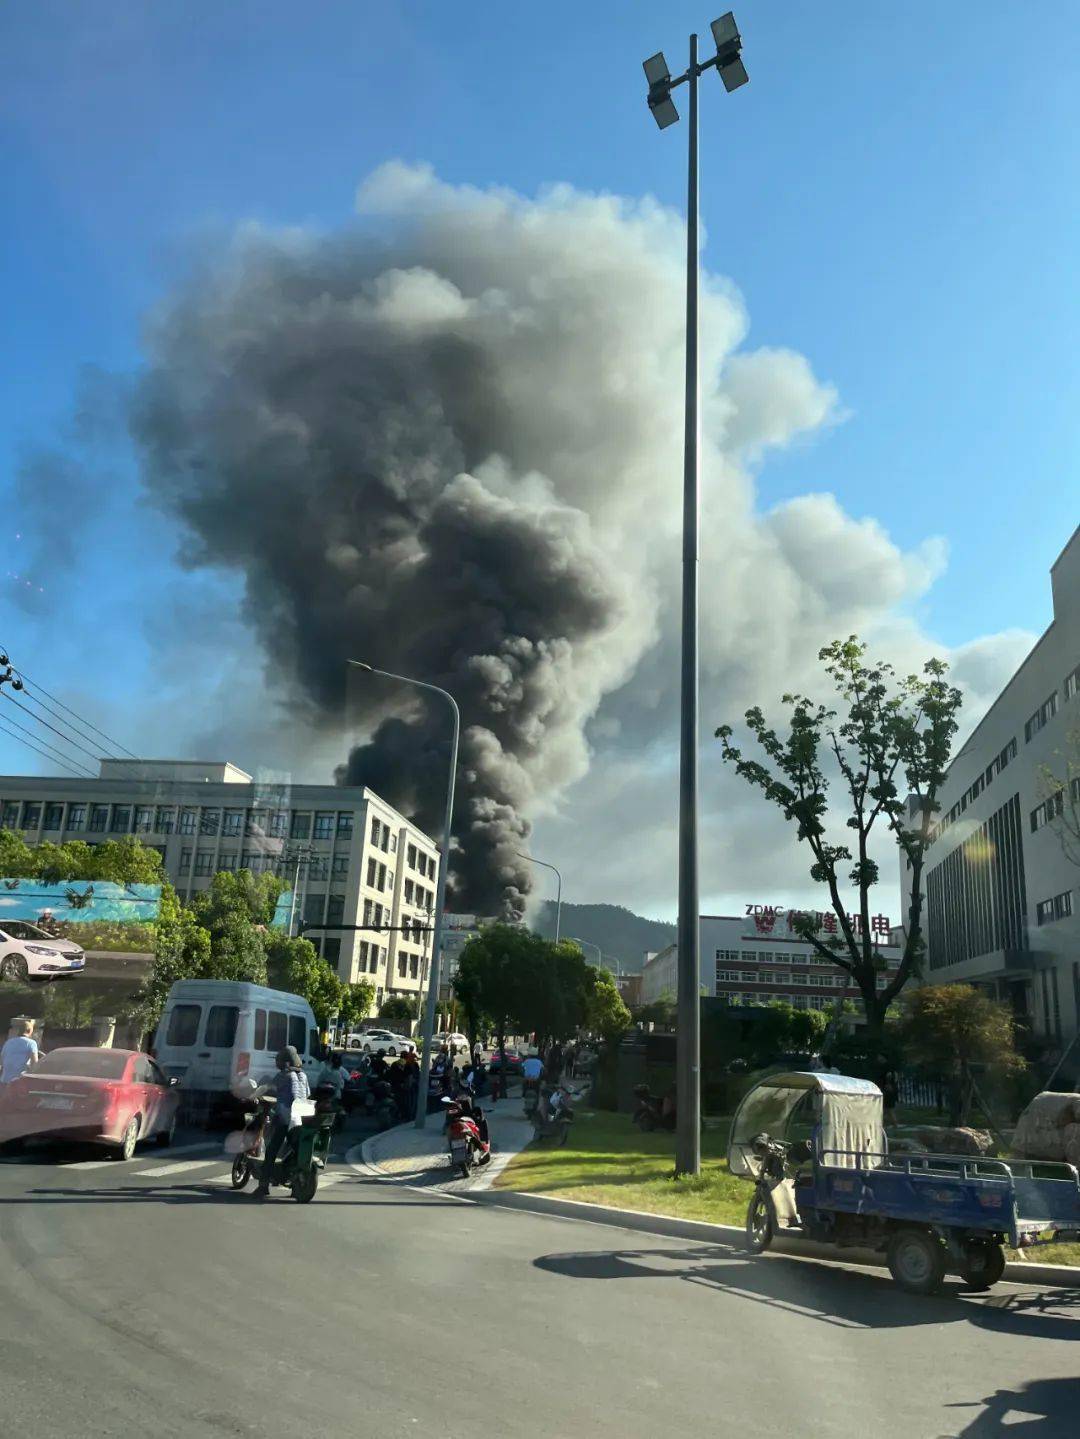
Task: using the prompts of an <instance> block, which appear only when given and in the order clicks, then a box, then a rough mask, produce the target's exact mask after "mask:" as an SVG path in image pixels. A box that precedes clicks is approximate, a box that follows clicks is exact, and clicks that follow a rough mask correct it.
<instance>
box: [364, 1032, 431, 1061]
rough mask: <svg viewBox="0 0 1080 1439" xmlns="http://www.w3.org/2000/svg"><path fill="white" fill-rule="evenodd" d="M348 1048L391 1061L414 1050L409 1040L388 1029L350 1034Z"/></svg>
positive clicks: (414, 1046) (413, 1045)
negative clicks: (379, 1055) (383, 1056)
mask: <svg viewBox="0 0 1080 1439" xmlns="http://www.w3.org/2000/svg"><path fill="white" fill-rule="evenodd" d="M348 1047H349V1048H350V1049H359V1050H360V1052H361V1053H362V1054H385V1055H388V1056H389V1057H390V1058H391V1059H394V1058H396V1057H397V1056H398V1055H399V1054H409V1053H411V1052H413V1051H415V1049H416V1045H415V1044H414V1043H413V1042H412V1040H411V1039H406V1038H405V1036H404V1035H403V1034H395V1033H394V1032H393V1030H390V1029H365V1030H364V1031H363V1033H361V1034H350V1035H349V1044H348Z"/></svg>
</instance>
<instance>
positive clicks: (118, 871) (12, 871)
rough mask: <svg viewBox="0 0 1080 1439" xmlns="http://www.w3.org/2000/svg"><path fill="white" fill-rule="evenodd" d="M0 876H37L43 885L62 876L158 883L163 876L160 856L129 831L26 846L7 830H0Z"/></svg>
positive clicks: (21, 839) (23, 877) (119, 881)
mask: <svg viewBox="0 0 1080 1439" xmlns="http://www.w3.org/2000/svg"><path fill="white" fill-rule="evenodd" d="M0 875H2V876H3V877H4V878H10V879H40V880H41V881H42V883H43V884H60V883H61V882H62V881H63V880H66V879H85V880H95V879H97V880H108V881H111V882H112V883H114V884H123V885H128V884H160V883H161V882H162V878H163V873H162V868H161V855H160V854H158V852H157V850H156V849H150V848H148V847H147V846H146V845H144V844H143V843H142V842H141V841H140V840H139V838H138V836H136V835H133V834H129V835H125V836H123V838H121V839H107V840H104V841H103V842H102V843H101V844H87V843H86V842H85V841H84V840H81V839H73V840H69V841H68V842H67V844H53V842H52V841H51V840H45V841H43V843H41V844H37V845H29V844H27V843H26V840H25V839H24V838H23V836H22V835H21V834H16V833H14V832H13V831H11V830H2V831H0Z"/></svg>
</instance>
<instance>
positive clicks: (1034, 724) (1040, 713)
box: [1024, 690, 1057, 742]
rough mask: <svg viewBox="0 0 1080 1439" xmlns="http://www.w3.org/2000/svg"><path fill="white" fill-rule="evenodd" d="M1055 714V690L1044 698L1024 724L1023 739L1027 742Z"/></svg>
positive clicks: (1044, 726) (1043, 727)
mask: <svg viewBox="0 0 1080 1439" xmlns="http://www.w3.org/2000/svg"><path fill="white" fill-rule="evenodd" d="M1056 714H1057V690H1055V691H1054V693H1053V694H1052V695H1050V696H1049V697H1048V698H1047V699H1044V700H1043V702H1042V704H1041V705H1040V706H1039V708H1038V709H1037V710H1036V711H1035V713H1034V714H1033V715H1032V716H1031V718H1030V719H1029V720H1028V721H1027V723H1026V724H1025V725H1024V740H1025V742H1029V741H1030V740H1031V739H1032V738H1033V736H1035V735H1037V734H1038V733H1039V731H1040V730H1041V729H1045V728H1046V726H1047V725H1048V724H1049V723H1050V721H1051V720H1052V719H1053V718H1054V716H1055V715H1056Z"/></svg>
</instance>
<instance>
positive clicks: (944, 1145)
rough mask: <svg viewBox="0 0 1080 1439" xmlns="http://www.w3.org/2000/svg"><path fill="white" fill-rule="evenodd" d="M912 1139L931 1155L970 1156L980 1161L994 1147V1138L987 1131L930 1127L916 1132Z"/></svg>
mask: <svg viewBox="0 0 1080 1439" xmlns="http://www.w3.org/2000/svg"><path fill="white" fill-rule="evenodd" d="M912 1137H913V1138H914V1139H915V1140H916V1141H917V1142H918V1143H919V1144H925V1146H926V1148H927V1150H928V1151H929V1152H930V1153H931V1154H968V1155H971V1156H972V1157H973V1158H975V1159H978V1158H980V1157H981V1156H982V1155H984V1154H989V1153H990V1151H991V1149H993V1147H994V1140H993V1137H992V1136H991V1135H990V1134H988V1133H987V1131H986V1130H985V1129H966V1128H959V1129H948V1128H946V1127H944V1126H942V1127H939V1126H937V1125H928V1126H926V1127H925V1128H922V1129H916V1130H914V1131H913V1136H912Z"/></svg>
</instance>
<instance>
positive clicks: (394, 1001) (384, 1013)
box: [379, 994, 418, 1034]
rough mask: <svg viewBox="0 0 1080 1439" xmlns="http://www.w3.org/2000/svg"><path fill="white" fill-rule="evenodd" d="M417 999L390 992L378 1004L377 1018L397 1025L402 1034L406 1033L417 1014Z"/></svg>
mask: <svg viewBox="0 0 1080 1439" xmlns="http://www.w3.org/2000/svg"><path fill="white" fill-rule="evenodd" d="M417 1010H418V1006H417V1001H416V1000H415V999H413V998H410V997H409V996H408V995H405V994H391V995H390V996H389V997H388V998H387V999H384V1000H383V1002H382V1004H381V1005H380V1006H379V1018H380V1019H382V1020H385V1021H386V1023H387V1025H397V1026H398V1028H399V1029H400V1030H401V1033H402V1034H408V1032H409V1030H410V1029H412V1026H413V1021H414V1020H415V1019H416V1016H417Z"/></svg>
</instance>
